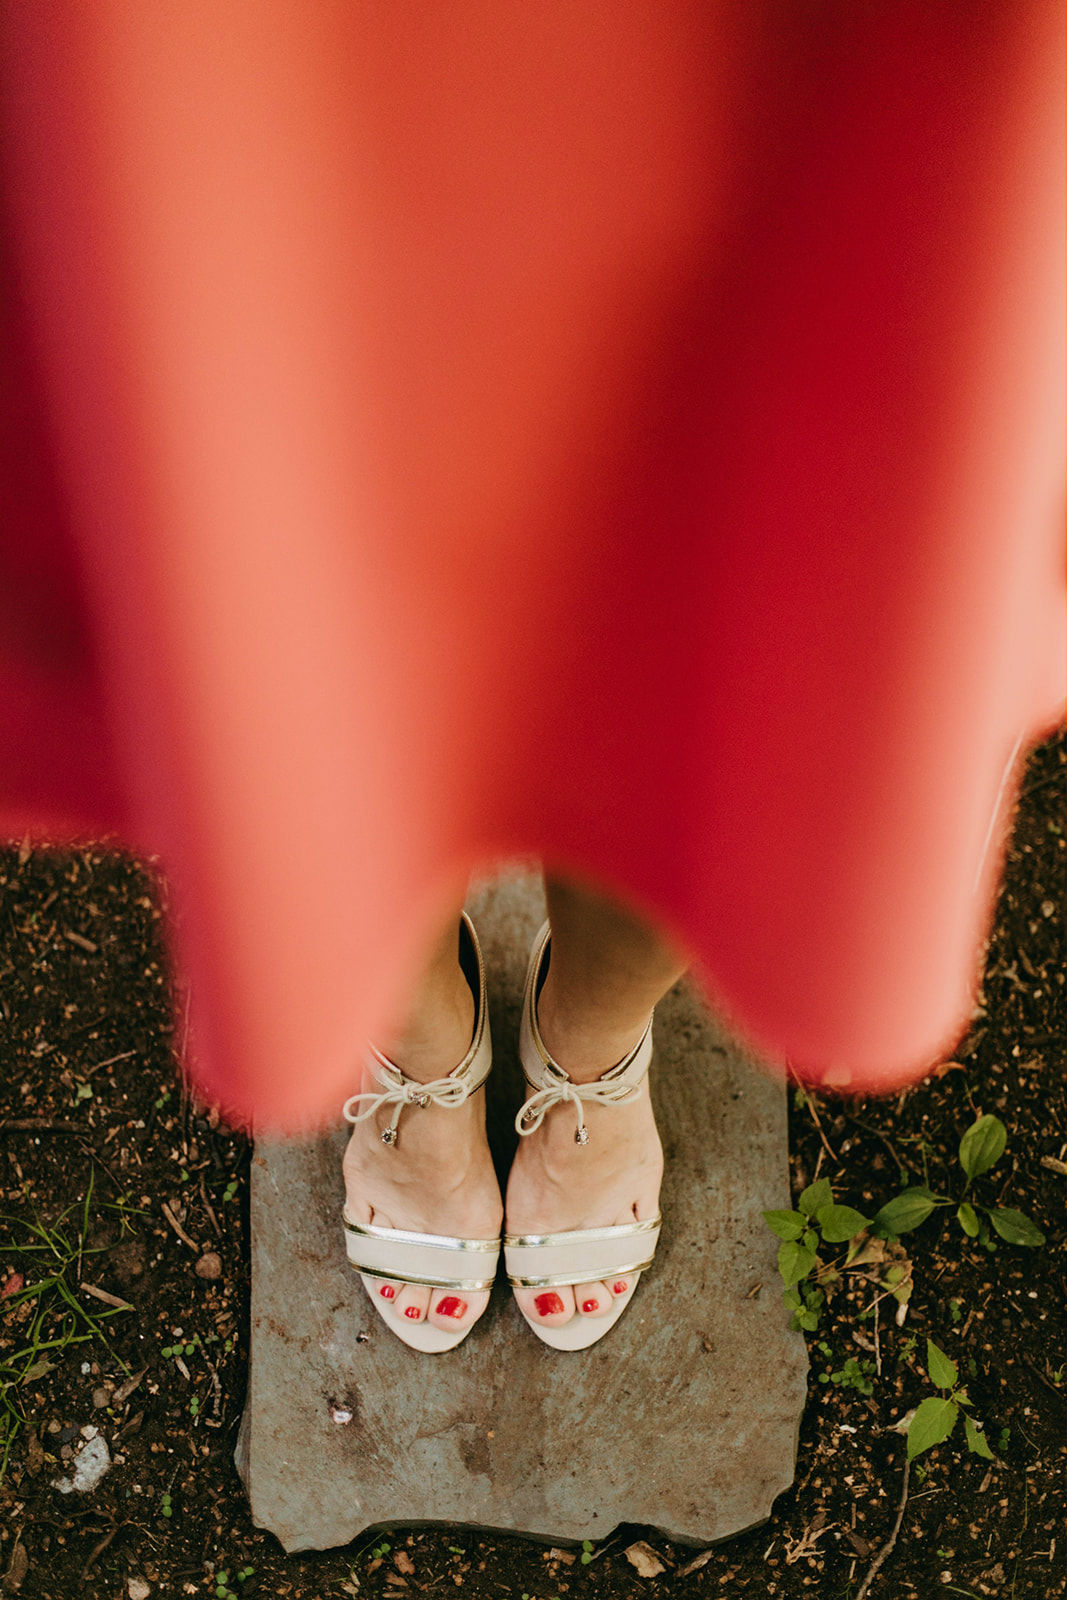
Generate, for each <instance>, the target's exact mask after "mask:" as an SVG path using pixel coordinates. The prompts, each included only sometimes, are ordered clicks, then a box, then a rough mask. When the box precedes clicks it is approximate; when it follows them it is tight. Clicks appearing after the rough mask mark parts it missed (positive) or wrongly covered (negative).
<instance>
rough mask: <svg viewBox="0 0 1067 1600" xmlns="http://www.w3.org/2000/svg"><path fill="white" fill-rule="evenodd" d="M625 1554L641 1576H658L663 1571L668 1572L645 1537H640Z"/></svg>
mask: <svg viewBox="0 0 1067 1600" xmlns="http://www.w3.org/2000/svg"><path fill="white" fill-rule="evenodd" d="M623 1555H624V1556H625V1557H626V1559H627V1561H628V1562H629V1563H630V1565H631V1567H633V1568H634V1569H635V1570H636V1572H637V1576H638V1577H639V1578H658V1577H659V1575H660V1573H661V1572H666V1570H667V1569H666V1567H665V1566H664V1565H663V1562H662V1561H661V1560H660V1558H659V1556H658V1555H657V1554H656V1552H655V1551H654V1550H653V1548H652V1546H651V1545H650V1544H646V1542H645V1541H644V1539H638V1541H637V1543H636V1544H632V1545H631V1546H630V1548H629V1549H628V1550H624V1551H623Z"/></svg>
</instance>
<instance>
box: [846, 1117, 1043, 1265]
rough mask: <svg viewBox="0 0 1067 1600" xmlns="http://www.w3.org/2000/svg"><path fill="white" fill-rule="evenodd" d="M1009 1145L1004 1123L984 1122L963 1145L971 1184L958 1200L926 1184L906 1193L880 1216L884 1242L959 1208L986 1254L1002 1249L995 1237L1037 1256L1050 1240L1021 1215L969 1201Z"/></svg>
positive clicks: (974, 1125)
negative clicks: (973, 1187)
mask: <svg viewBox="0 0 1067 1600" xmlns="http://www.w3.org/2000/svg"><path fill="white" fill-rule="evenodd" d="M1007 1140H1008V1135H1007V1131H1006V1130H1005V1127H1004V1124H1003V1123H1002V1122H1001V1120H1000V1118H999V1117H993V1116H988V1115H987V1116H982V1117H979V1118H978V1119H977V1120H976V1121H975V1122H973V1123H972V1124H971V1126H970V1127H969V1128H968V1129H967V1131H966V1133H965V1134H964V1135H963V1138H962V1139H961V1140H960V1146H959V1157H958V1159H959V1163H960V1166H961V1167H962V1168H963V1173H964V1177H965V1179H966V1182H965V1183H964V1185H963V1188H962V1190H961V1191H960V1193H959V1195H958V1196H956V1197H955V1198H953V1196H951V1195H945V1194H934V1192H933V1191H932V1190H931V1189H929V1188H928V1187H927V1186H926V1185H925V1184H916V1185H915V1186H914V1187H912V1188H909V1189H903V1190H902V1191H901V1192H900V1194H898V1195H894V1197H893V1199H892V1200H890V1201H888V1202H887V1203H886V1204H885V1205H884V1206H883V1207H882V1209H881V1210H880V1211H879V1212H878V1214H877V1215H876V1217H875V1219H874V1222H873V1224H872V1228H873V1230H874V1232H875V1233H878V1234H880V1235H881V1236H882V1237H883V1238H887V1237H888V1238H897V1237H899V1236H900V1234H902V1233H910V1232H911V1231H912V1229H913V1228H918V1227H919V1226H920V1224H922V1223H924V1222H925V1221H926V1219H927V1217H929V1216H930V1215H931V1213H932V1212H934V1211H936V1210H937V1209H938V1208H939V1207H943V1206H955V1208H956V1221H957V1222H958V1223H959V1225H960V1227H961V1228H962V1230H963V1232H964V1233H965V1234H966V1235H967V1237H968V1238H969V1239H976V1240H977V1241H978V1243H979V1244H980V1245H981V1246H982V1247H983V1248H984V1249H986V1250H995V1249H996V1248H997V1244H996V1240H995V1239H994V1238H993V1233H997V1234H999V1236H1000V1237H1001V1238H1002V1239H1003V1240H1004V1241H1005V1243H1007V1244H1017V1245H1024V1246H1025V1247H1026V1248H1027V1249H1031V1250H1033V1249H1037V1247H1038V1246H1039V1245H1043V1244H1044V1242H1045V1235H1044V1234H1043V1233H1042V1232H1041V1229H1040V1228H1039V1227H1037V1225H1036V1224H1035V1223H1033V1222H1031V1221H1030V1218H1029V1217H1027V1216H1024V1215H1023V1213H1022V1212H1021V1211H1016V1210H1014V1209H1013V1208H1012V1207H1011V1206H990V1205H986V1204H984V1203H983V1202H982V1201H980V1200H974V1201H972V1200H969V1199H968V1198H967V1195H968V1193H969V1191H970V1188H971V1185H972V1184H973V1183H974V1181H975V1179H976V1178H980V1177H981V1176H982V1175H983V1174H984V1173H986V1172H988V1171H989V1169H990V1167H993V1166H995V1165H996V1163H997V1162H998V1161H999V1160H1000V1158H1001V1156H1002V1155H1003V1154H1004V1147H1005V1145H1006V1144H1007ZM990 1228H992V1233H991V1232H990Z"/></svg>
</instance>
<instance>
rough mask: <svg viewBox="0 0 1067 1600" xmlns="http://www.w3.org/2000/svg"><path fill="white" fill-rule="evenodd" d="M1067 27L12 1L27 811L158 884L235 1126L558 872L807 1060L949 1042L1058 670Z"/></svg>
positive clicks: (265, 1113) (11, 481) (990, 7)
mask: <svg viewBox="0 0 1067 1600" xmlns="http://www.w3.org/2000/svg"><path fill="white" fill-rule="evenodd" d="M1062 26H1063V25H1062V19H1061V18H1060V17H1059V16H1058V15H1056V14H1055V13H1054V9H1053V8H1052V7H1049V6H1048V5H1047V4H1046V3H1045V0H989V3H986V4H983V5H982V6H981V7H963V6H949V5H946V6H937V5H930V4H908V3H903V4H897V5H893V6H857V5H855V4H854V3H851V0H850V3H845V0H838V3H827V4H823V5H819V6H803V7H801V6H792V5H784V4H770V3H764V0H746V3H745V4H736V5H731V4H726V5H721V6H719V5H715V6H709V5H707V4H705V3H703V0H701V3H699V4H698V3H693V4H685V3H680V0H679V3H666V4H665V3H664V0H648V3H644V0H612V3H610V4H608V3H606V0H604V3H594V0H568V3H567V4H566V5H558V6H557V5H546V6H529V5H528V4H525V3H519V0H447V3H446V0H427V3H424V4H420V5H412V6H407V5H395V4H391V3H390V4H385V3H373V4H371V3H359V0H336V3H333V0H310V3H309V0H257V3H256V4H255V5H247V4H244V3H239V4H238V3H234V0H210V3H208V0H155V3H152V4H147V5H139V6H130V5H128V4H126V3H120V0H41V3H38V4H36V5H34V6H32V7H31V6H18V5H9V6H8V7H7V9H6V11H5V14H4V27H5V42H4V51H3V56H4V69H3V70H4V79H3V94H2V115H3V166H2V176H0V184H2V191H0V204H2V217H3V231H4V238H5V249H4V265H5V275H6V279H7V284H6V293H5V296H4V306H3V313H2V333H0V338H2V341H3V354H4V357H5V360H4V377H3V387H2V389H0V404H2V411H3V419H4V441H3V445H2V450H3V456H2V459H0V466H2V468H3V478H4V493H5V501H6V505H5V509H4V512H3V518H2V527H0V738H2V741H3V762H2V772H0V826H2V827H3V829H4V830H5V831H7V832H8V833H9V834H11V835H13V836H20V835H21V834H22V833H23V832H24V831H25V830H27V829H29V830H31V831H32V832H33V833H35V835H36V836H38V837H49V838H68V839H69V838H73V837H77V836H79V835H82V834H87V833H88V834H94V835H99V834H100V833H101V832H104V831H107V832H113V833H115V834H116V835H117V836H118V837H119V838H120V839H121V840H123V841H125V842H126V843H127V844H129V845H130V846H131V847H134V848H137V849H139V850H142V851H149V852H153V853H158V854H159V855H160V856H161V858H162V861H163V864H164V866H165V868H166V870H167V872H168V875H169V876H170V878H171V881H172V904H173V906H174V907H175V911H174V915H173V917H172V930H171V931H172V938H173V941H174V949H175V952H176V958H177V961H178V964H179V969H180V972H181V974H182V977H183V979H184V980H185V981H186V982H187V983H188V985H189V988H190V996H191V1005H190V1018H191V1024H192V1027H191V1046H190V1068H191V1070H192V1071H193V1073H194V1075H195V1077H196V1078H197V1081H198V1083H199V1085H200V1087H201V1088H202V1089H203V1091H204V1092H205V1093H206V1094H208V1095H209V1096H210V1097H211V1098H213V1099H217V1100H219V1101H221V1102H222V1103H223V1104H224V1105H225V1106H226V1107H227V1109H228V1111H229V1113H230V1115H231V1116H234V1117H244V1118H249V1117H252V1116H253V1115H254V1116H255V1117H256V1118H257V1120H258V1121H260V1122H261V1123H262V1124H263V1125H273V1126H279V1127H296V1126H297V1125H300V1126H307V1125H308V1124H309V1123H314V1122H315V1121H318V1120H321V1119H325V1118H326V1117H328V1116H332V1115H335V1113H336V1108H337V1106H338V1105H339V1103H340V1102H341V1100H343V1099H344V1098H345V1097H346V1096H347V1095H348V1094H349V1093H351V1092H352V1090H353V1088H354V1087H357V1086H358V1059H359V1049H360V1042H361V1040H362V1039H363V1038H364V1037H366V1036H367V1035H368V1034H373V1033H374V1032H375V1031H377V1030H379V1029H380V1028H381V1027H382V1026H383V1025H384V1023H385V1020H386V1019H387V1017H389V1016H390V1014H391V1013H392V1011H393V1010H394V1009H395V1008H396V1006H397V1005H398V1004H399V1003H400V999H401V996H402V995H403V992H404V988H405V985H406V984H407V982H408V981H409V980H410V975H411V972H412V971H413V970H414V968H415V966H416V964H417V962H418V960H419V955H420V951H421V950H422V949H423V948H424V946H425V943H426V941H427V939H428V938H429V937H430V934H431V932H432V931H433V929H434V927H435V924H436V919H438V918H439V917H440V916H441V915H442V914H443V908H444V907H446V906H447V904H448V903H449V902H450V901H458V899H459V898H460V896H461V895H462V891H463V884H464V881H465V878H466V875H467V873H468V872H469V870H470V869H471V868H472V866H473V865H475V864H476V863H477V862H479V861H482V860H484V859H486V858H496V857H507V856H510V855H513V854H516V853H518V854H524V855H527V854H530V853H536V854H539V855H540V856H542V857H543V858H544V859H545V860H546V861H548V862H549V863H551V864H553V865H555V866H556V867H558V868H561V869H566V870H569V871H572V872H574V873H577V874H578V875H580V876H586V877H590V878H592V879H594V880H596V881H598V882H601V883H606V884H608V885H610V886H613V887H614V888H615V889H616V890H617V891H618V892H619V893H620V894H622V895H623V896H624V897H626V898H628V899H630V900H632V901H633V902H634V903H635V904H636V905H638V906H640V907H643V908H645V909H646V910H648V911H650V912H652V913H653V914H655V915H656V916H658V917H659V918H660V919H662V921H663V922H664V924H665V926H666V927H668V928H669V929H670V930H671V931H672V932H673V933H674V934H675V935H676V936H678V937H679V938H680V939H682V940H683V941H684V942H685V943H686V944H687V946H688V947H689V948H690V949H691V950H692V952H693V953H694V959H695V962H696V964H697V967H698V970H699V971H700V972H701V974H702V975H703V977H704V980H705V982H706V983H707V985H708V987H709V989H710V990H711V992H712V994H713V995H714V997H715V1000H716V1003H717V1004H719V1005H721V1006H722V1007H724V1008H725V1009H726V1011H727V1012H728V1013H729V1014H730V1015H731V1016H732V1017H733V1019H734V1020H735V1022H736V1023H737V1025H738V1026H739V1027H740V1028H741V1029H742V1031H743V1032H744V1033H745V1034H746V1035H747V1036H748V1037H749V1038H750V1039H752V1040H753V1041H754V1042H755V1043H756V1045H757V1046H758V1047H759V1048H760V1049H761V1050H763V1051H764V1052H765V1053H766V1054H767V1056H768V1058H769V1059H771V1060H773V1061H775V1062H777V1063H778V1064H779V1065H784V1064H786V1063H788V1064H790V1065H791V1066H792V1068H793V1069H794V1070H795V1071H797V1072H798V1073H799V1074H800V1075H801V1076H802V1077H805V1078H807V1079H809V1080H811V1081H813V1082H816V1083H824V1084H830V1085H834V1084H836V1085H842V1086H845V1085H847V1086H851V1087H852V1088H854V1089H863V1090H884V1089H889V1088H892V1087H894V1086H897V1085H899V1084H901V1083H903V1082H905V1081H907V1080H908V1079H909V1078H911V1077H913V1076H914V1075H915V1074H916V1073H918V1072H920V1071H922V1070H923V1068H924V1067H925V1066H926V1065H928V1064H929V1063H930V1062H931V1061H932V1060H933V1059H935V1058H936V1057H937V1055H938V1053H939V1052H940V1051H942V1050H943V1049H945V1048H946V1047H947V1046H948V1044H949V1043H950V1042H951V1040H952V1038H953V1036H954V1034H955V1032H956V1031H957V1030H958V1029H959V1027H960V1026H961V1025H962V1023H963V1022H964V1020H965V1019H966V1016H967V1013H968V1009H969V1005H970V996H971V993H972V988H973V984H974V981H975V975H976V964H977V949H978V946H979V943H980V940H981V938H982V936H983V934H984V932H985V930H986V928H987V926H988V920H989V915H990V908H991V902H992V896H993V893H994V888H995V884H996V881H997V875H998V870H999V863H1000V859H1001V854H1002V847H1003V838H1002V835H1003V820H1004V817H1005V815H1006V814H1007V808H1008V806H1009V805H1010V801H1011V798H1012V794H1013V792H1014V785H1015V774H1016V773H1017V771H1018V766H1019V760H1020V756H1021V752H1022V751H1023V750H1024V749H1025V746H1026V743H1027V742H1028V741H1029V740H1030V739H1032V738H1033V737H1035V736H1036V734H1037V733H1038V732H1039V731H1040V730H1041V729H1042V728H1043V727H1046V726H1047V725H1048V724H1049V722H1050V720H1051V719H1052V718H1053V717H1054V716H1055V715H1056V708H1057V704H1058V700H1059V696H1060V692H1061V688H1060V686H1061V684H1062V581H1061V576H1060V574H1061V564H1060V556H1059V534H1058V529H1059V524H1060V521H1061V513H1062V503H1063V466H1062V436H1063V423H1062V378H1061V373H1062V363H1063V354H1062V328H1061V303H1060V294H1059V284H1060V279H1061V275H1062V241H1061V237H1060V234H1061V226H1062V193H1061V189H1062V183H1061V176H1060V175H1061V173H1062V150H1061V117H1060V101H1061V98H1062V87H1061V73H1060V66H1059V64H1060V61H1061V60H1062Z"/></svg>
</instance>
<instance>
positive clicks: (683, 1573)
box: [674, 1545, 715, 1578]
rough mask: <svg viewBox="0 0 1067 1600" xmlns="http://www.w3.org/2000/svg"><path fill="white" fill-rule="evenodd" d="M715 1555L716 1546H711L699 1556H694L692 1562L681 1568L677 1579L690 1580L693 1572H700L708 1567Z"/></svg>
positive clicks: (677, 1573) (676, 1575)
mask: <svg viewBox="0 0 1067 1600" xmlns="http://www.w3.org/2000/svg"><path fill="white" fill-rule="evenodd" d="M714 1554H715V1546H714V1545H711V1546H710V1548H709V1549H707V1550H702V1551H701V1552H700V1554H699V1555H698V1556H694V1557H693V1559H692V1561H687V1562H686V1564H685V1566H684V1567H679V1568H678V1571H677V1572H676V1573H675V1574H674V1576H675V1577H676V1578H688V1576H689V1574H690V1573H691V1572H699V1571H700V1569H701V1567H706V1566H707V1564H708V1562H709V1561H710V1560H711V1558H712V1556H713V1555H714Z"/></svg>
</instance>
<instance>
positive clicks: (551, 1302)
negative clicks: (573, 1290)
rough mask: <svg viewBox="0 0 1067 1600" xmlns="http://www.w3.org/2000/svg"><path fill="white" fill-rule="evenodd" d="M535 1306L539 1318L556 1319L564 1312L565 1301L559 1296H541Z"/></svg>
mask: <svg viewBox="0 0 1067 1600" xmlns="http://www.w3.org/2000/svg"><path fill="white" fill-rule="evenodd" d="M534 1305H535V1306H536V1307H537V1315H538V1316H539V1317H556V1316H558V1315H559V1313H560V1312H561V1311H562V1310H563V1301H562V1300H561V1299H560V1297H559V1295H558V1294H539V1295H538V1296H537V1299H536V1300H535V1301H534Z"/></svg>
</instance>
